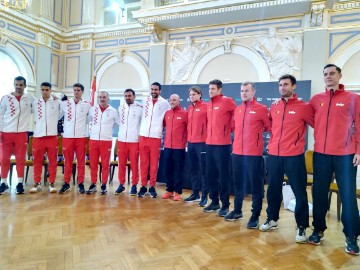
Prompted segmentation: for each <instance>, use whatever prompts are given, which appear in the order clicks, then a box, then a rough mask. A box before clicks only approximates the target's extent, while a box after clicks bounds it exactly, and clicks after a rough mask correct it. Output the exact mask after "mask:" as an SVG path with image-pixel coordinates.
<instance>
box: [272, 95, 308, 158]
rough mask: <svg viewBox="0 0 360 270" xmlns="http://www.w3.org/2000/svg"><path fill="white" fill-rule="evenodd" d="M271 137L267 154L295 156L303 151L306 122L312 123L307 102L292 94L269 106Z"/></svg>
mask: <svg viewBox="0 0 360 270" xmlns="http://www.w3.org/2000/svg"><path fill="white" fill-rule="evenodd" d="M270 120H271V122H272V123H271V137H270V141H269V145H268V147H269V154H270V155H274V156H296V155H301V154H303V153H304V146H305V135H306V124H308V125H310V126H313V125H314V111H313V109H312V107H311V105H310V103H308V102H304V101H302V100H299V99H298V98H297V95H294V97H293V98H291V99H289V100H288V102H286V100H285V99H283V98H282V99H281V100H280V101H279V103H278V104H276V105H275V104H274V105H271V107H270Z"/></svg>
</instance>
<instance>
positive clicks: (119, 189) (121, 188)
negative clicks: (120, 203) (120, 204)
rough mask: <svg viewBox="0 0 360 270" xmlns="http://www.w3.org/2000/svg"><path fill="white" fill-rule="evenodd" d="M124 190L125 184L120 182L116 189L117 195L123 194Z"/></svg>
mask: <svg viewBox="0 0 360 270" xmlns="http://www.w3.org/2000/svg"><path fill="white" fill-rule="evenodd" d="M124 190H125V188H124V186H123V185H122V184H120V185H119V187H118V188H117V190H116V191H115V195H119V194H121V193H122V192H123V191H124Z"/></svg>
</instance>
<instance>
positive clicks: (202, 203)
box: [199, 195, 208, 207]
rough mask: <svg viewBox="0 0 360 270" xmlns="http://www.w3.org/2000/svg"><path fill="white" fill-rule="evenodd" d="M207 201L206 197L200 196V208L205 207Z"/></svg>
mask: <svg viewBox="0 0 360 270" xmlns="http://www.w3.org/2000/svg"><path fill="white" fill-rule="evenodd" d="M207 202H208V199H207V196H204V195H203V196H201V200H200V202H199V206H200V207H205V206H206V205H207Z"/></svg>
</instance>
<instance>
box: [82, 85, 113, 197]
mask: <svg viewBox="0 0 360 270" xmlns="http://www.w3.org/2000/svg"><path fill="white" fill-rule="evenodd" d="M98 100H99V104H98V105H96V106H94V107H92V108H91V109H90V111H89V123H90V125H91V130H90V142H89V154H90V177H91V185H90V187H89V189H88V190H87V191H86V194H91V193H94V192H96V182H97V174H98V165H99V157H100V159H101V166H102V171H101V195H105V194H107V190H106V184H107V180H108V177H109V166H110V154H111V146H112V130H113V127H114V125H115V124H116V123H118V118H119V117H118V112H117V110H116V109H115V108H113V107H111V106H110V105H109V100H110V98H109V94H108V92H106V91H100V92H99V95H98Z"/></svg>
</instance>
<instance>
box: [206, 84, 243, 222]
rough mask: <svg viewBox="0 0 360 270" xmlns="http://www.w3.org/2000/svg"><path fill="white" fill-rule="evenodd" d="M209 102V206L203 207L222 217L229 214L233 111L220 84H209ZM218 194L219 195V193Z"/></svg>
mask: <svg viewBox="0 0 360 270" xmlns="http://www.w3.org/2000/svg"><path fill="white" fill-rule="evenodd" d="M209 96H210V98H211V99H210V101H209V102H208V104H207V128H208V129H207V137H206V180H207V183H208V185H209V191H210V199H211V203H210V204H209V205H208V206H206V207H205V208H204V212H206V213H210V212H214V211H217V210H219V209H220V204H219V196H220V200H221V203H222V206H221V209H220V210H219V212H218V214H219V216H221V217H224V216H226V215H227V213H228V212H229V205H230V202H229V199H230V182H231V173H230V168H231V167H230V166H231V137H230V136H231V126H232V119H233V114H234V110H235V107H236V105H235V102H234V100H233V99H232V98H229V97H226V96H223V95H222V82H221V81H220V80H212V81H211V82H209ZM219 193H220V194H219Z"/></svg>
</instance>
